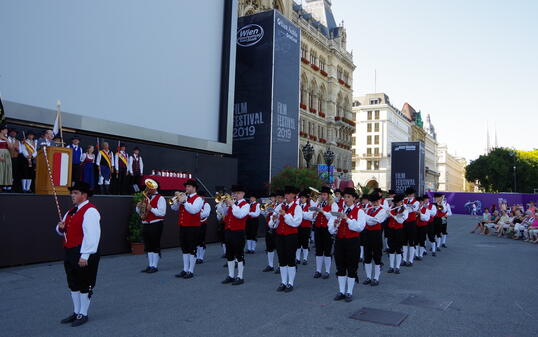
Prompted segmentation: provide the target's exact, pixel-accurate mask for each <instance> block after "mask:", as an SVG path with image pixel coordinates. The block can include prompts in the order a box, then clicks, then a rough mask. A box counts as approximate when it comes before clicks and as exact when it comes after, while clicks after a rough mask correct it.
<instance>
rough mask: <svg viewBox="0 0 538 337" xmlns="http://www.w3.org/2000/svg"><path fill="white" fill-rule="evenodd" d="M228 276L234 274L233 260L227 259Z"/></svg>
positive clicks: (232, 276)
mask: <svg viewBox="0 0 538 337" xmlns="http://www.w3.org/2000/svg"><path fill="white" fill-rule="evenodd" d="M228 276H229V277H231V278H234V276H235V261H228Z"/></svg>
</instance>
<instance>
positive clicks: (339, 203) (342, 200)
mask: <svg viewBox="0 0 538 337" xmlns="http://www.w3.org/2000/svg"><path fill="white" fill-rule="evenodd" d="M343 207H344V197H342V198H340V200H338V208H343Z"/></svg>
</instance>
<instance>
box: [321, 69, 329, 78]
mask: <svg viewBox="0 0 538 337" xmlns="http://www.w3.org/2000/svg"><path fill="white" fill-rule="evenodd" d="M319 73H320V74H321V75H323V76H325V77H327V76H328V75H329V74H327V72H325V71H323V70H320V71H319Z"/></svg>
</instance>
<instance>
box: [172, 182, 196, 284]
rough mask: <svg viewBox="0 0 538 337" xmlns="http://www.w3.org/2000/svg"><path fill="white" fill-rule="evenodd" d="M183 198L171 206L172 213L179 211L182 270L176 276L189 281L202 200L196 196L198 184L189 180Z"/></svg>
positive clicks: (194, 254) (193, 263) (192, 268)
mask: <svg viewBox="0 0 538 337" xmlns="http://www.w3.org/2000/svg"><path fill="white" fill-rule="evenodd" d="M183 185H184V186H185V196H182V197H180V198H179V199H177V200H176V202H174V204H172V206H171V208H172V209H173V210H174V211H179V217H178V226H179V241H180V245H181V251H182V253H183V270H182V271H181V272H180V273H179V274H176V275H175V276H176V277H178V278H184V279H190V278H192V277H193V276H194V266H195V265H196V246H197V245H198V241H199V239H200V226H201V224H202V222H201V216H200V215H201V212H202V208H203V206H204V199H203V198H202V197H200V196H199V195H198V194H196V190H197V189H198V183H197V182H196V180H194V179H189V180H187V182H186V183H185V184H183Z"/></svg>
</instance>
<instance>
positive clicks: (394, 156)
mask: <svg viewBox="0 0 538 337" xmlns="http://www.w3.org/2000/svg"><path fill="white" fill-rule="evenodd" d="M424 156H425V151H424V144H423V143H422V142H394V143H392V151H391V178H390V180H391V189H393V190H394V191H396V193H404V191H405V189H406V188H408V187H413V188H415V190H416V191H417V194H416V195H422V194H423V193H424V175H425V166H424Z"/></svg>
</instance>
